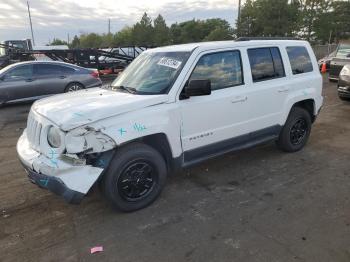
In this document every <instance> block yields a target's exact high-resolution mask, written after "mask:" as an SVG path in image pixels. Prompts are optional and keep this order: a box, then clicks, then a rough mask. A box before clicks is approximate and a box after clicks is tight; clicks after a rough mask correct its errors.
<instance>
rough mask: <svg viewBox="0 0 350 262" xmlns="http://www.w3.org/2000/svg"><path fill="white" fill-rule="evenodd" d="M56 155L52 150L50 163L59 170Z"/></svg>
mask: <svg viewBox="0 0 350 262" xmlns="http://www.w3.org/2000/svg"><path fill="white" fill-rule="evenodd" d="M56 154H57V153H56V152H55V151H54V150H53V149H50V155H51V156H50V162H51V164H53V165H54V167H56V168H58V163H57V159H56V158H57V157H56V156H55V155H56Z"/></svg>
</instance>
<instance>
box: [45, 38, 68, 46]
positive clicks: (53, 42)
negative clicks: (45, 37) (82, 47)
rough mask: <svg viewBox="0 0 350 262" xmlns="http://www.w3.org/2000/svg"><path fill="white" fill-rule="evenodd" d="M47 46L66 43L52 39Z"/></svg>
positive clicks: (65, 43)
mask: <svg viewBox="0 0 350 262" xmlns="http://www.w3.org/2000/svg"><path fill="white" fill-rule="evenodd" d="M48 45H68V44H67V42H66V41H63V40H61V39H58V38H54V39H53V40H52V42H51V43H49V44H48Z"/></svg>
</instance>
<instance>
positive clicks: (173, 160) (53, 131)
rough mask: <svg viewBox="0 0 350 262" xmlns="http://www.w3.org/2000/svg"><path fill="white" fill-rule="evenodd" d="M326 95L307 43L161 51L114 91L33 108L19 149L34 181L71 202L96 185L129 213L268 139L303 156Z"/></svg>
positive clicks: (133, 68) (146, 55)
mask: <svg viewBox="0 0 350 262" xmlns="http://www.w3.org/2000/svg"><path fill="white" fill-rule="evenodd" d="M321 93H322V78H321V75H320V73H319V70H318V65H317V61H316V58H315V56H314V53H313V51H312V49H311V47H310V45H309V43H308V42H305V41H298V40H249V39H246V41H224V42H207V43H194V44H185V45H176V46H168V47H162V48H155V49H151V50H147V51H145V52H143V53H142V54H141V55H140V56H138V57H137V58H136V59H135V60H134V61H133V62H132V63H131V64H130V65H129V66H128V67H127V69H126V70H125V71H124V72H123V73H122V74H121V75H120V76H119V77H118V78H117V79H116V80H115V81H114V82H113V83H112V85H111V86H109V87H106V88H96V89H89V90H81V91H79V92H75V93H70V94H63V95H57V96H53V97H50V98H47V99H43V100H39V101H37V102H36V103H34V104H33V106H32V108H31V111H30V113H29V117H28V123H27V128H26V129H25V130H24V132H23V135H22V136H21V137H20V139H19V141H18V144H17V151H18V155H19V158H20V160H21V162H22V163H23V165H24V167H25V169H26V171H27V173H28V176H29V178H30V180H31V181H32V182H34V183H36V184H37V185H39V186H40V187H44V188H47V189H49V190H51V191H53V192H54V193H56V194H58V195H61V196H63V197H64V199H65V200H67V201H68V202H71V203H79V202H80V201H81V199H82V198H83V196H84V195H85V194H87V192H88V191H89V189H90V188H91V187H92V186H93V185H94V184H95V182H96V181H99V182H100V183H101V185H102V190H103V192H104V194H105V196H106V197H107V199H108V200H109V201H110V202H111V203H112V204H113V205H114V206H115V207H117V208H118V209H120V210H123V211H133V210H137V209H140V208H143V207H145V206H147V205H149V204H150V203H152V202H153V201H154V200H155V199H156V198H157V197H158V195H159V194H160V192H161V190H162V188H163V186H164V184H165V181H166V177H167V175H168V174H169V173H171V172H174V170H177V169H178V168H184V167H188V166H190V165H192V164H196V163H199V162H201V161H203V160H206V159H208V158H212V157H216V156H219V155H221V154H224V153H228V152H231V151H234V150H238V149H243V148H247V147H252V146H255V145H257V144H260V143H263V142H267V141H270V140H275V141H276V143H277V145H278V147H279V148H280V149H282V150H284V151H287V152H294V151H298V150H300V149H302V148H303V147H304V145H305V144H306V142H307V140H308V137H309V135H310V131H311V125H312V123H313V122H314V120H315V118H316V116H317V114H318V112H319V110H320V108H321V106H322V102H323V97H322V94H321Z"/></svg>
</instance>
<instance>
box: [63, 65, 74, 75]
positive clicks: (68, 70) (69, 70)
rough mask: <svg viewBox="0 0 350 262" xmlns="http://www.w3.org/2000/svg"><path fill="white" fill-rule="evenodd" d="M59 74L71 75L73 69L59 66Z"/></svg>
mask: <svg viewBox="0 0 350 262" xmlns="http://www.w3.org/2000/svg"><path fill="white" fill-rule="evenodd" d="M61 72H62V73H63V74H65V75H71V74H74V73H75V69H73V68H71V67H68V66H61Z"/></svg>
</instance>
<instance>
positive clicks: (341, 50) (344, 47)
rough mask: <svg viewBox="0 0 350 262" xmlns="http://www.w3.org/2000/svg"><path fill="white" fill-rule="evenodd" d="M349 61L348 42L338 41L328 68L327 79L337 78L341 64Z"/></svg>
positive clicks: (349, 45)
mask: <svg viewBox="0 0 350 262" xmlns="http://www.w3.org/2000/svg"><path fill="white" fill-rule="evenodd" d="M349 63H350V43H349V42H343V43H340V44H339V46H338V48H337V52H336V55H335V57H334V58H333V59H332V61H331V63H330V68H329V80H338V78H339V73H340V71H341V70H342V69H343V66H344V65H346V64H349Z"/></svg>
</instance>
